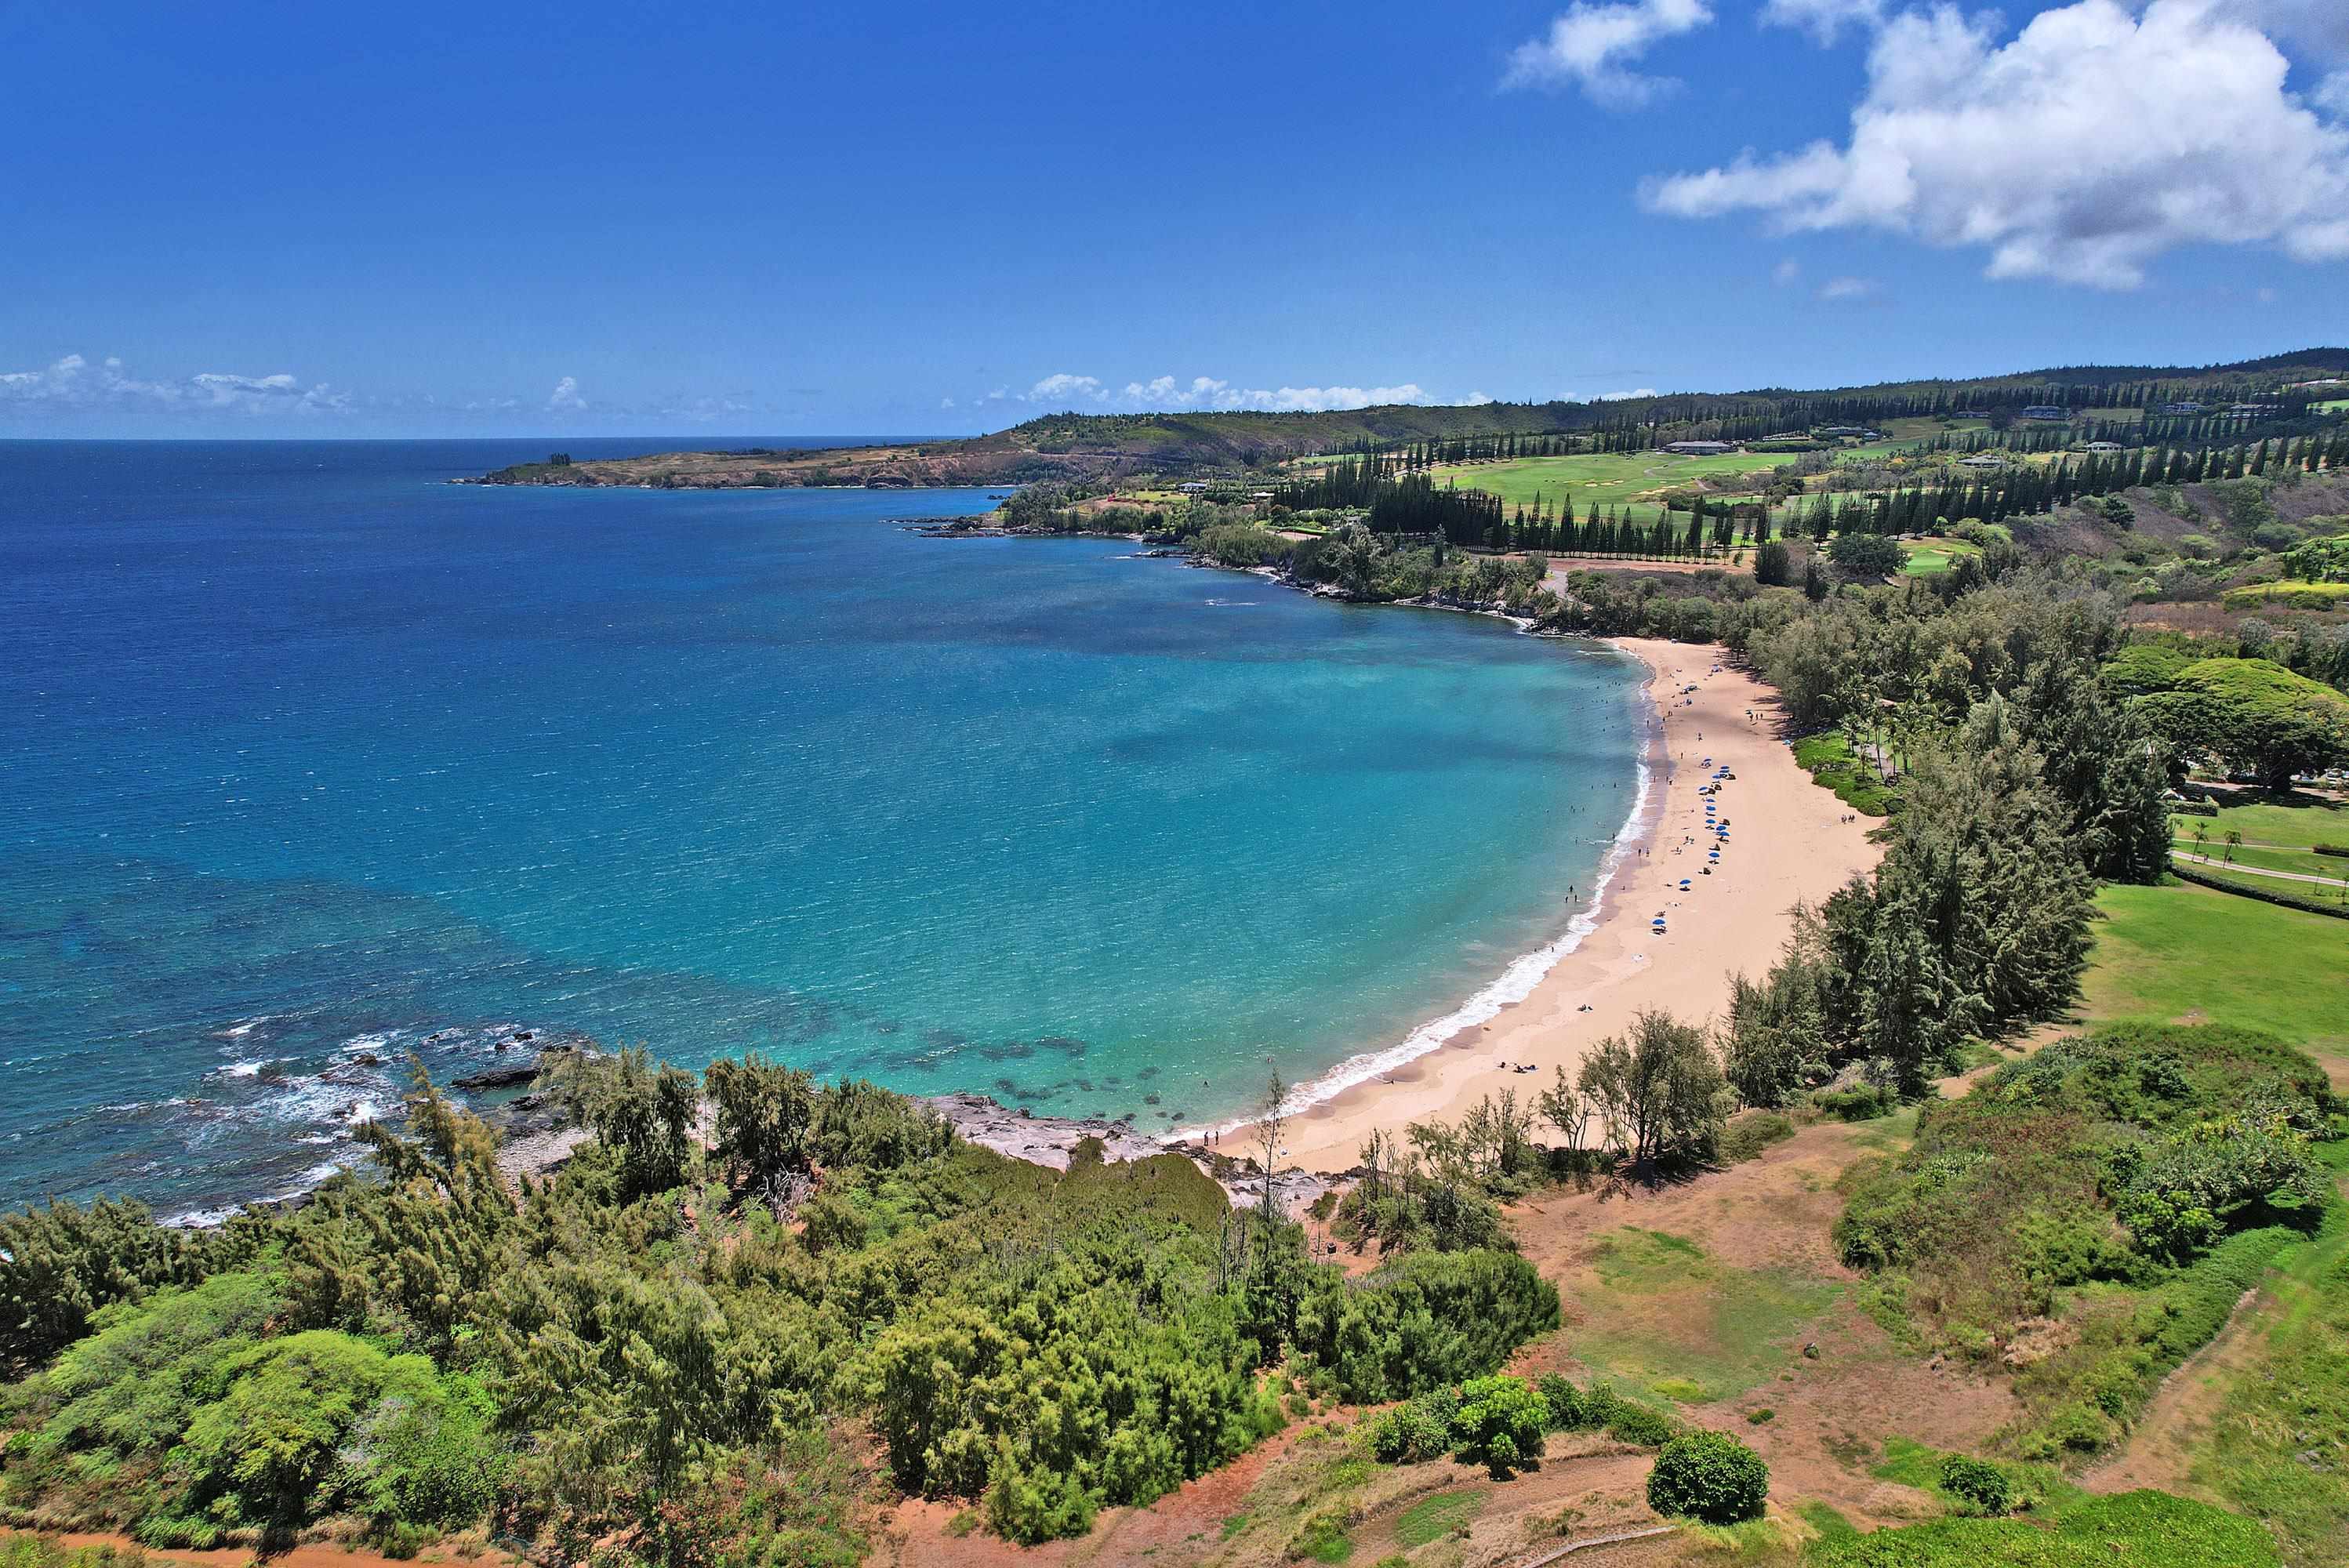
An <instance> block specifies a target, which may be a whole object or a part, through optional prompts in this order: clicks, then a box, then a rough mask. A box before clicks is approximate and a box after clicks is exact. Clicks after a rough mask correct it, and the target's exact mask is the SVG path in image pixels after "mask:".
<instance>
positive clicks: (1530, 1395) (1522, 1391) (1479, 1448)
mask: <svg viewBox="0 0 2349 1568" xmlns="http://www.w3.org/2000/svg"><path fill="white" fill-rule="evenodd" d="M1548 1430H1549V1406H1548V1404H1547V1402H1546V1401H1545V1400H1544V1399H1543V1398H1542V1397H1541V1396H1540V1395H1539V1394H1537V1393H1535V1392H1534V1390H1533V1389H1532V1388H1531V1387H1527V1386H1526V1380H1525V1379H1524V1378H1522V1377H1506V1376H1503V1377H1472V1378H1470V1379H1469V1381H1468V1383H1467V1385H1466V1386H1465V1387H1463V1388H1462V1389H1461V1390H1460V1408H1459V1409H1458V1410H1457V1411H1455V1412H1454V1415H1453V1418H1452V1452H1453V1455H1454V1457H1455V1458H1457V1459H1462V1460H1467V1461H1469V1462H1470V1463H1482V1464H1485V1465H1489V1466H1490V1467H1491V1468H1492V1470H1493V1473H1494V1474H1495V1476H1506V1475H1507V1474H1508V1473H1509V1471H1510V1470H1514V1469H1516V1468H1517V1467H1519V1466H1521V1465H1528V1464H1532V1463H1534V1462H1535V1461H1537V1460H1539V1459H1540V1458H1541V1451H1542V1438H1543V1435H1544V1434H1545V1433H1547V1431H1548Z"/></svg>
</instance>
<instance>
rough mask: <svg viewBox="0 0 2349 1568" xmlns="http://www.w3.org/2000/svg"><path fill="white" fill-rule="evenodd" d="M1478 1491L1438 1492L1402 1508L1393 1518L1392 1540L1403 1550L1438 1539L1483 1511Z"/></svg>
mask: <svg viewBox="0 0 2349 1568" xmlns="http://www.w3.org/2000/svg"><path fill="white" fill-rule="evenodd" d="M1484 1509H1485V1493H1483V1492H1481V1491H1439V1492H1437V1493H1436V1494H1435V1495H1434V1496H1433V1497H1427V1498H1422V1499H1421V1500H1420V1501H1417V1502H1414V1503H1413V1504H1412V1505H1411V1506H1410V1507H1409V1508H1406V1509H1404V1510H1403V1511H1402V1517H1401V1518H1400V1519H1397V1520H1396V1521H1395V1542H1396V1544H1397V1545H1399V1546H1401V1547H1402V1549H1403V1550H1404V1551H1406V1552H1409V1551H1412V1550H1413V1549H1414V1548H1416V1547H1421V1546H1424V1545H1426V1544H1427V1543H1428V1542H1431V1541H1441V1540H1443V1539H1444V1537H1445V1536H1447V1535H1449V1534H1451V1533H1452V1532H1454V1531H1455V1530H1458V1529H1461V1528H1463V1527H1464V1526H1465V1525H1466V1524H1467V1523H1468V1522H1470V1521H1472V1520H1474V1519H1475V1517H1476V1515H1477V1514H1479V1513H1481V1512H1483V1511H1484Z"/></svg>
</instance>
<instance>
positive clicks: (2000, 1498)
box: [1941, 1454, 2014, 1514]
mask: <svg viewBox="0 0 2349 1568" xmlns="http://www.w3.org/2000/svg"><path fill="white" fill-rule="evenodd" d="M1941 1490H1942V1491H1946V1492H1948V1493H1949V1494H1950V1495H1951V1497H1955V1498H1960V1499H1962V1500H1963V1501H1966V1502H1968V1503H1971V1505H1973V1506H1974V1507H1975V1508H1977V1509H1979V1510H1981V1511H1982V1512H1984V1513H1988V1514H2000V1513H2005V1512H2007V1511H2009V1510H2011V1509H2012V1508H2013V1506H2014V1487H2013V1483H2012V1482H2011V1481H2009V1480H2007V1479H2006V1472H2005V1471H2004V1470H2001V1469H1999V1468H1998V1467H1997V1466H1996V1465H1994V1464H1990V1463H1987V1462H1985V1461H1983V1460H1978V1459H1972V1458H1970V1457H1968V1456H1967V1455H1964V1454H1951V1455H1949V1456H1948V1457H1947V1458H1945V1459H1943V1460H1941Z"/></svg>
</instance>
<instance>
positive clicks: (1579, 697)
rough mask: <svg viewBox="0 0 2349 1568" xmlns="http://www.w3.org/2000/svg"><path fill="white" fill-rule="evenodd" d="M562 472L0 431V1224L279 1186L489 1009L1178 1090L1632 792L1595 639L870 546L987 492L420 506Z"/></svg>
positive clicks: (1336, 1052) (876, 1061)
mask: <svg viewBox="0 0 2349 1568" xmlns="http://www.w3.org/2000/svg"><path fill="white" fill-rule="evenodd" d="M574 450H577V451H580V452H582V453H583V454H584V453H585V452H586V451H588V450H589V448H588V447H587V446H586V445H585V444H582V443H574ZM535 455H537V454H536V449H535V447H534V446H533V447H529V448H524V447H520V446H515V445H513V444H511V443H351V444H324V443H317V444H306V443H305V444H295V443H285V444H279V443H269V444H34V443H18V444H0V1082H5V1090H6V1092H5V1095H0V1202H21V1201H24V1200H26V1199H28V1198H31V1197H33V1196H36V1195H37V1194H41V1193H56V1194H58V1195H66V1194H77V1195H78V1194H87V1193H89V1192H93V1191H100V1190H104V1191H130V1192H136V1193H138V1194H140V1195H141V1196H144V1197H147V1198H148V1199H150V1201H151V1202H156V1203H157V1204H158V1206H159V1207H161V1208H164V1209H166V1210H172V1211H180V1210H191V1209H202V1208H207V1207H212V1206H215V1205H218V1204H221V1203H223V1202H229V1201H232V1200H234V1199H238V1198H243V1197H247V1196H252V1195H254V1194H257V1193H264V1192H274V1191H286V1190H290V1189H292V1188H295V1187H298V1186H299V1185H301V1184H303V1183H304V1182H305V1181H309V1180H315V1179H316V1176H317V1175H318V1174H319V1173H321V1172H322V1171H325V1170H326V1169H330V1168H331V1166H332V1164H333V1163H334V1162H335V1161H338V1160H347V1159H348V1158H350V1157H351V1151H352V1148H353V1145H352V1143H351V1140H350V1137H349V1132H348V1128H349V1124H350V1123H351V1121H352V1120H354V1119H357V1118H358V1117H362V1116H365V1115H367V1114H370V1113H371V1112H372V1111H374V1110H377V1109H381V1108H384V1107H387V1106H389V1105H391V1104H393V1103H394V1102H395V1099H396V1094H397V1086H396V1081H395V1078H394V1071H395V1068H397V1065H398V1059H399V1057H401V1055H402V1054H403V1053H405V1052H407V1051H409V1050H416V1051H419V1052H420V1054H421V1055H422V1056H423V1057H424V1058H425V1059H426V1060H427V1062H428V1063H429V1065H430V1066H431V1067H432V1068H433V1069H434V1070H435V1071H436V1072H437V1073H440V1074H443V1075H452V1074H457V1073H460V1072H463V1071H467V1070H471V1069H475V1068H479V1067H481V1065H483V1064H485V1063H489V1062H493V1061H502V1060H511V1059H512V1056H513V1054H514V1053H513V1052H511V1051H510V1052H508V1053H506V1054H505V1055H503V1056H501V1055H500V1054H499V1053H498V1052H497V1050H496V1049H495V1047H496V1043H497V1042H498V1041H499V1040H501V1039H504V1038H507V1037H510V1036H511V1035H512V1033H514V1032H515V1031H516V1030H518V1029H527V1030H531V1031H534V1032H538V1033H539V1034H541V1035H542V1037H543V1036H544V1035H547V1034H560V1033H565V1032H572V1031H576V1032H580V1033H584V1034H586V1035H588V1036H591V1037H594V1038H595V1039H598V1040H600V1041H603V1042H605V1043H618V1042H627V1043H635V1042H639V1041H641V1042H643V1043H646V1044H647V1045H649V1046H650V1047H652V1048H653V1049H654V1050H655V1051H656V1052H657V1053H658V1054H661V1055H665V1056H667V1057H672V1058H674V1059H677V1060H679V1061H682V1062H687V1063H692V1064H698V1063H700V1062H702V1061H706V1060H708V1059H709V1057H712V1056H714V1055H718V1054H721V1053H730V1052H739V1051H740V1050H742V1049H744V1048H747V1047H757V1048H760V1049H762V1050H765V1051H768V1052H770V1053H771V1054H773V1055H776V1056H780V1057H783V1058H786V1059H788V1060H791V1061H792V1062H795V1063H798V1064H800V1065H802V1066H805V1067H807V1068H812V1069H813V1070H815V1071H817V1072H820V1073H823V1074H826V1075H834V1074H843V1073H856V1074H864V1075H868V1076H871V1077H873V1078H877V1079H879V1080H880V1081H882V1082H885V1083H887V1084H890V1085H892V1086H895V1087H896V1088H904V1089H907V1090H911V1091H916V1092H936V1091H942V1090H945V1089H947V1088H976V1089H983V1090H991V1091H993V1092H995V1093H996V1094H998V1095H999V1097H1000V1098H1002V1099H1005V1100H1007V1101H1008V1102H1010V1103H1016V1104H1020V1105H1026V1106H1029V1107H1031V1108H1032V1109H1036V1110H1039V1111H1054V1112H1063V1113H1088V1114H1090V1113H1103V1114H1109V1115H1123V1114H1128V1113H1130V1114H1132V1115H1133V1116H1134V1117H1135V1119H1136V1121H1137V1124H1138V1125H1139V1126H1141V1127H1142V1128H1143V1129H1145V1130H1161V1131H1163V1130H1169V1129H1172V1128H1174V1127H1176V1126H1180V1125H1185V1124H1194V1123H1198V1122H1201V1121H1204V1120H1206V1119H1211V1118H1213V1117H1216V1116H1218V1115H1221V1114H1226V1113H1228V1112H1231V1111H1233V1110H1235V1109H1239V1108H1241V1107H1243V1106H1244V1105H1246V1104H1247V1103H1248V1102H1249V1100H1250V1099H1252V1098H1253V1097H1255V1096H1256V1095H1257V1094H1258V1093H1259V1092H1260V1091H1261V1088H1262V1086H1263V1084H1264V1081H1265V1079H1266V1078H1267V1076H1268V1073H1269V1072H1270V1071H1272V1070H1274V1069H1275V1068H1278V1070H1279V1071H1280V1072H1281V1073H1282V1074H1283V1075H1284V1077H1286V1078H1289V1079H1291V1080H1300V1079H1312V1078H1316V1077H1317V1076H1319V1075H1324V1074H1327V1073H1329V1072H1330V1070H1331V1069H1332V1068H1336V1067H1338V1066H1339V1065H1340V1063H1342V1062H1344V1061H1345V1060H1346V1059H1347V1058H1348V1057H1350V1056H1352V1055H1353V1054H1355V1053H1359V1052H1363V1051H1370V1050H1379V1049H1388V1050H1392V1049H1393V1048H1394V1047H1398V1046H1400V1045H1401V1044H1402V1042H1404V1041H1405V1040H1406V1039H1407V1038H1408V1037H1410V1036H1411V1035H1412V1032H1413V1029H1414V1028H1417V1027H1420V1026H1424V1025H1427V1024H1428V1023H1429V1022H1430V1020H1431V1019H1433V1018H1434V1017H1436V1016H1438V1015H1442V1014H1444V1013H1446V1012H1448V1011H1450V1010H1451V1009H1454V1008H1455V1007H1458V1006H1461V1005H1462V1004H1463V1003H1465V1002H1468V1001H1470V999H1472V998H1474V997H1476V996H1477V995H1478V994H1479V993H1480V992H1484V991H1486V990H1487V989H1488V988H1490V987H1492V986H1493V985H1495V982H1496V981H1497V980H1500V979H1501V977H1502V976H1503V975H1504V974H1505V971H1506V970H1507V969H1508V967H1509V965H1511V963H1512V961H1513V960H1515V959H1517V958H1518V957H1519V956H1520V955H1522V954H1526V953H1527V952H1528V951H1529V950H1533V949H1536V948H1538V947H1540V946H1541V945H1542V944H1546V943H1552V942H1555V941H1557V939H1558V938H1559V937H1560V936H1561V935H1562V934H1564V933H1565V932H1566V931H1567V929H1568V921H1569V918H1570V916H1571V915H1572V914H1573V913H1574V912H1575V911H1576V910H1577V909H1578V907H1579V906H1580V903H1582V902H1583V901H1584V900H1585V899H1587V897H1588V893H1589V891H1590V889H1591V886H1592V884H1593V882H1594V880H1595V878H1596V876H1597V875H1598V873H1599V868H1600V865H1601V861H1602V857H1603V856H1604V854H1605V852H1606V849H1607V846H1608V843H1609V841H1610V840H1611V839H1612V837H1613V836H1614V834H1615V833H1616V832H1617V830H1619V827H1620V825H1621V823H1622V822H1623V820H1624V818H1625V816H1626V813H1627V811H1628V810H1629V808H1630V803H1631V801H1632V799H1633V796H1634V791H1635V789H1636V775H1637V771H1638V768H1637V756H1638V753H1639V750H1640V743H1641V741H1642V738H1643V734H1642V730H1641V720H1640V717H1639V707H1638V704H1637V703H1636V701H1635V700H1634V699H1635V694H1636V692H1637V690H1638V676H1637V673H1636V670H1635V667H1634V666H1632V665H1630V663H1629V662H1628V661H1626V660H1624V659H1623V658H1621V657H1620V656H1619V655H1615V654H1613V653H1611V652H1608V651H1605V650H1602V649H1596V648H1592V647H1588V646H1586V645H1568V644H1561V643H1555V642H1547V641H1543V640H1538V639H1534V638H1529V637H1525V636H1522V635H1519V634H1516V633H1515V632H1514V631H1513V630H1512V629H1511V628H1510V627H1508V626H1507V625H1506V624H1502V623H1500V622H1497V621H1494V620H1490V619H1485V618H1478V617H1470V616H1463V615H1455V614H1442V613H1435V612H1414V611H1404V610H1396V609H1364V608H1356V607H1350V606H1345V605H1339V604H1332V603H1324V602H1320V601H1316V600H1313V599H1309V598H1307V597H1305V596H1303V595H1301V594H1298V593H1290V592H1288V591H1285V590H1282V589H1280V588H1278V587H1276V586H1275V585H1273V584H1271V583H1266V582H1263V581H1261V580H1259V579H1256V578H1252V577H1248V576H1245V575H1238V574H1231V573H1216V572H1207V571H1200V570H1195V569H1191V568H1188V567H1185V566H1184V565H1182V564H1181V563H1179V562H1170V561H1164V560H1150V559H1139V558H1136V557H1135V556H1134V554H1133V550H1132V548H1131V547H1129V546H1126V545H1123V544H1121V543H1116V542H1104V541H1081V540H1079V541H1052V542H1043V541H1024V540H1023V541H984V540H983V541H936V540H927V539H923V538H920V537H918V536H916V535H915V534H913V533H911V532H909V531H905V530H904V529H902V528H900V527H898V526H896V525H895V520H897V519H901V518H906V517H912V516H920V515H932V516H936V515H949V514H956V513H961V512H967V511H976V510H982V509H983V508H984V507H985V506H986V504H987V500H986V497H985V495H984V494H983V493H981V492H973V491H926V492H916V493H910V494H909V493H905V492H898V493H885V492H870V493H868V492H861V491H857V492H842V491H813V492H808V491H771V492H740V491H738V492H720V493H706V494H697V493H689V492H653V491H634V490H627V491H595V492H588V491H566V490H493V489H481V488H475V487H456V486H450V485H447V484H445V483H442V482H440V481H442V480H445V479H447V478H448V477H450V476H451V475H456V474H463V473H474V472H480V471H481V470H483V469H487V468H489V467H492V466H494V465H496V464H499V463H502V462H506V461H510V460H513V459H517V458H523V457H530V456H535ZM1516 978H1517V980H1518V981H1522V979H1523V974H1522V972H1521V973H1520V975H1518V976H1517V977H1516ZM522 1048H527V1047H522ZM1355 1070H1357V1071H1359V1070H1360V1068H1359V1066H1358V1067H1357V1068H1356V1069H1355Z"/></svg>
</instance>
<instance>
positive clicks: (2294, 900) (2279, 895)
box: [2169, 861, 2349, 920]
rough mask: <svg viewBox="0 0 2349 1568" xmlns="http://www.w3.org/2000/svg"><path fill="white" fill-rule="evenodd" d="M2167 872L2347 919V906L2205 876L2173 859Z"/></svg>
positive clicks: (2200, 883)
mask: <svg viewBox="0 0 2349 1568" xmlns="http://www.w3.org/2000/svg"><path fill="white" fill-rule="evenodd" d="M2169 874H2170V875H2172V876H2174V877H2176V878H2177V879H2178V881H2180V882H2193V883H2195V884H2196V885H2197V886H2199V887H2207V888H2213V889H2216V890H2217V891H2218V892H2231V893H2238V894H2240V895H2241V896H2242V897H2244V898H2255V899H2258V900H2259V901H2260V902H2261V903H2273V904H2281V905H2282V906H2283V907H2284V908H2286V909H2297V910H2301V911H2302V912H2304V913H2309V914H2323V915H2330V916H2332V917H2333V919H2334V920H2349V907H2344V906H2343V905H2341V904H2337V903H2317V902H2316V901H2315V900H2314V899H2313V898H2301V897H2299V896H2297V895H2295V894H2292V893H2288V892H2269V891H2268V890H2267V889H2266V888H2263V887H2245V886H2244V885H2243V884H2242V883H2241V882H2228V881H2226V880H2224V879H2223V878H2220V877H2214V876H2205V875H2204V874H2203V873H2202V872H2199V871H2197V870H2195V869H2194V868H2193V867H2192V866H2182V865H2178V864H2177V863H2176V862H2174V861H2173V862H2172V863H2171V865H2170V868H2169Z"/></svg>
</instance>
